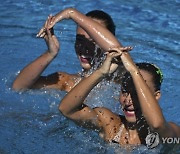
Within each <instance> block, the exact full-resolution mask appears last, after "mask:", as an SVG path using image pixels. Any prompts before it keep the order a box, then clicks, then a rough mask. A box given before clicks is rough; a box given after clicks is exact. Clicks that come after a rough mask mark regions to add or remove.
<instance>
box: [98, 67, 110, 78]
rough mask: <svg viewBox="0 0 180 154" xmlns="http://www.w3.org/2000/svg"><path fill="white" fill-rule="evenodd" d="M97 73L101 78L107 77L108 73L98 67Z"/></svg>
mask: <svg viewBox="0 0 180 154" xmlns="http://www.w3.org/2000/svg"><path fill="white" fill-rule="evenodd" d="M95 73H96V74H97V75H98V76H99V77H100V78H104V77H106V76H107V75H108V74H107V73H104V72H103V71H101V69H97V70H96V71H95Z"/></svg>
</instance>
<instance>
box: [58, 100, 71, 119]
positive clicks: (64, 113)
mask: <svg viewBox="0 0 180 154" xmlns="http://www.w3.org/2000/svg"><path fill="white" fill-rule="evenodd" d="M63 104H64V103H63V102H61V103H60V105H59V111H60V112H61V113H62V114H63V115H64V116H65V117H70V114H69V112H68V110H67V108H66V106H65V105H63Z"/></svg>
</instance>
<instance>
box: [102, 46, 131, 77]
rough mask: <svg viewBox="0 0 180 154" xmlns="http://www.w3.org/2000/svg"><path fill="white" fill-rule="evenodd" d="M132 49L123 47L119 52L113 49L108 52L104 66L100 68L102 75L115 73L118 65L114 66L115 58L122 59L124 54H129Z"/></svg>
mask: <svg viewBox="0 0 180 154" xmlns="http://www.w3.org/2000/svg"><path fill="white" fill-rule="evenodd" d="M131 49H132V47H121V48H118V50H117V49H113V50H110V51H108V52H106V53H105V54H106V59H105V61H104V63H103V64H102V66H101V67H100V68H99V71H100V72H101V73H102V75H108V74H110V73H113V72H114V71H115V70H116V69H117V64H113V60H114V58H116V59H119V58H118V57H121V56H122V54H123V53H125V52H128V51H129V50H131Z"/></svg>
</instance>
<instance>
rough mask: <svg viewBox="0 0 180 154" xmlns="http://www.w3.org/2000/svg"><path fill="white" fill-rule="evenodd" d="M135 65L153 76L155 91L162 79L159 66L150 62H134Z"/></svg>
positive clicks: (158, 88) (159, 86) (159, 87)
mask: <svg viewBox="0 0 180 154" xmlns="http://www.w3.org/2000/svg"><path fill="white" fill-rule="evenodd" d="M136 65H137V67H138V68H139V69H141V70H144V71H147V72H148V73H150V74H151V75H152V77H153V82H154V86H155V87H154V88H155V91H158V90H160V89H161V83H162V81H163V74H162V71H161V70H160V68H159V67H157V66H156V65H154V64H151V63H145V62H144V63H136Z"/></svg>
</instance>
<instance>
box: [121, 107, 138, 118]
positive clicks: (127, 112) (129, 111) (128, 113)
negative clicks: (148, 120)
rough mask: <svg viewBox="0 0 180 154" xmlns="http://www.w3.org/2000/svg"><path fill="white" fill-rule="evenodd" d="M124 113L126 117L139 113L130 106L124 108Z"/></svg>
mask: <svg viewBox="0 0 180 154" xmlns="http://www.w3.org/2000/svg"><path fill="white" fill-rule="evenodd" d="M123 111H124V114H125V115H126V116H135V112H137V109H134V108H129V107H128V106H125V107H124V108H123Z"/></svg>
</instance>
